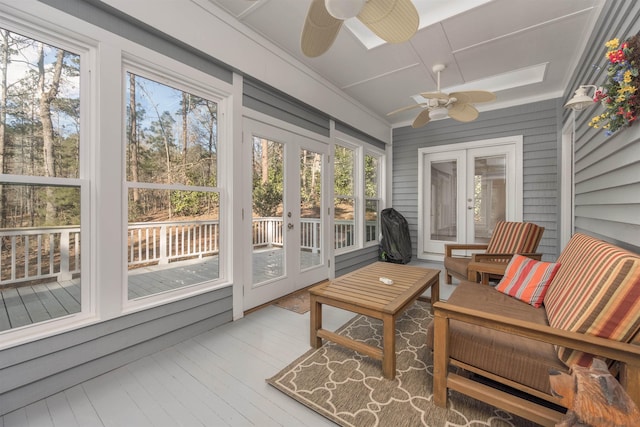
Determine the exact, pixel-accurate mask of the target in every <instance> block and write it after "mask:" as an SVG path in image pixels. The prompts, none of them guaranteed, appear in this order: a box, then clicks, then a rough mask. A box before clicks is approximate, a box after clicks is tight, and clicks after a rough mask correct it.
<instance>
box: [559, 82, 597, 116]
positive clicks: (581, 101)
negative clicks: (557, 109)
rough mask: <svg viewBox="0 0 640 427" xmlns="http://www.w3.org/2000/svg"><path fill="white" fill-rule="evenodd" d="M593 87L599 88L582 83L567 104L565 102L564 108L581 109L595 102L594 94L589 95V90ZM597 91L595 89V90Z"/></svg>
mask: <svg viewBox="0 0 640 427" xmlns="http://www.w3.org/2000/svg"><path fill="white" fill-rule="evenodd" d="M590 88H593V89H595V90H598V88H597V87H596V86H594V85H581V86H580V87H579V88H578V89H577V90H576V92H575V94H574V95H573V98H571V99H570V100H569V101H568V102H567V103H566V104H564V108H571V109H572V110H573V111H581V110H584V109H585V108H587V107H590V106H591V105H593V104H595V101H594V100H593V96H589V95H588V94H587V93H588V92H587V91H588V90H589V89H590ZM594 92H595V91H594Z"/></svg>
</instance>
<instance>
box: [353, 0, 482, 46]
mask: <svg viewBox="0 0 640 427" xmlns="http://www.w3.org/2000/svg"><path fill="white" fill-rule="evenodd" d="M489 1H491V0H455V1H452V0H413V4H414V5H415V6H416V9H417V10H418V14H419V15H420V26H419V29H422V28H425V27H428V26H429V25H433V24H435V23H437V22H441V21H444V20H445V19H447V18H450V17H452V16H455V15H458V14H460V13H462V12H466V11H467V10H470V9H473V8H475V7H478V6H480V5H482V4H485V3H488V2H489ZM344 25H345V26H346V27H347V28H348V29H349V30H350V31H351V32H352V33H353V34H354V35H355V36H356V37H357V38H358V39H359V40H360V42H361V43H362V44H363V45H365V47H366V48H367V49H373V48H374V47H377V46H380V45H383V44H385V43H386V42H385V41H384V40H382V39H381V38H380V37H378V36H376V35H375V34H373V33H372V32H371V30H369V29H368V28H367V27H366V26H365V25H364V24H363V23H362V22H360V20H358V19H355V18H352V19H347V20H346V21H345V22H344Z"/></svg>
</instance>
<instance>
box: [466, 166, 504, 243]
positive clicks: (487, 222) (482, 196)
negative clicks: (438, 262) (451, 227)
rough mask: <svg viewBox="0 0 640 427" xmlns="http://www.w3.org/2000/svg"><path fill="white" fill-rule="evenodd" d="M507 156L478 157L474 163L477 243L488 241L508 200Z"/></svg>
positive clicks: (474, 209) (474, 216) (502, 218)
mask: <svg viewBox="0 0 640 427" xmlns="http://www.w3.org/2000/svg"><path fill="white" fill-rule="evenodd" d="M506 164H507V159H506V156H493V157H477V158H476V159H475V163H474V168H475V170H474V197H473V221H474V230H475V237H474V242H476V243H488V242H489V238H490V237H491V233H492V232H493V229H494V228H495V226H496V224H497V223H498V221H501V220H504V219H505V218H504V212H506V200H507V168H506Z"/></svg>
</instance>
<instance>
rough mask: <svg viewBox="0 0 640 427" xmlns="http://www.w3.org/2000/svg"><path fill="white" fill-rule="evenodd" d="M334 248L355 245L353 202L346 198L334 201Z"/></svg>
mask: <svg viewBox="0 0 640 427" xmlns="http://www.w3.org/2000/svg"><path fill="white" fill-rule="evenodd" d="M334 211H335V219H334V223H335V233H334V236H335V237H334V239H335V248H336V249H341V248H346V247H349V246H354V245H355V243H356V242H355V240H356V239H355V237H356V235H355V233H356V224H355V200H354V199H351V198H346V197H338V198H336V199H335V207H334Z"/></svg>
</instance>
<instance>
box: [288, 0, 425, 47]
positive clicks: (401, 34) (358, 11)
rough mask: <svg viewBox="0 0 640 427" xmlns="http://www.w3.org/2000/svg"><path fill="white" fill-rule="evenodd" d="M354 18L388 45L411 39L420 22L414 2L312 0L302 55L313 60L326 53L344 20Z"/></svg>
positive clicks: (401, 0) (303, 31)
mask: <svg viewBox="0 0 640 427" xmlns="http://www.w3.org/2000/svg"><path fill="white" fill-rule="evenodd" d="M354 17H356V18H358V19H359V20H360V21H361V22H362V23H363V24H364V25H366V26H367V28H369V29H370V30H371V31H372V32H373V33H374V34H375V35H377V36H378V37H380V38H381V39H383V40H384V41H386V42H388V43H402V42H405V41H407V40H409V39H410V38H411V37H412V36H413V35H414V34H415V33H416V31H418V24H419V23H420V17H419V15H418V11H417V10H416V7H415V6H414V5H413V3H412V2H411V0H312V1H311V5H310V6H309V11H308V12H307V17H306V19H305V22H304V27H303V28H302V37H301V40H300V46H301V48H302V52H303V53H304V54H305V55H306V56H309V57H312V58H313V57H316V56H320V55H322V54H323V53H325V52H326V51H327V50H328V49H329V48H330V47H331V45H332V44H333V42H334V41H335V39H336V37H337V36H338V32H339V31H340V28H341V27H342V24H343V23H344V21H345V20H346V19H349V18H354Z"/></svg>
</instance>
